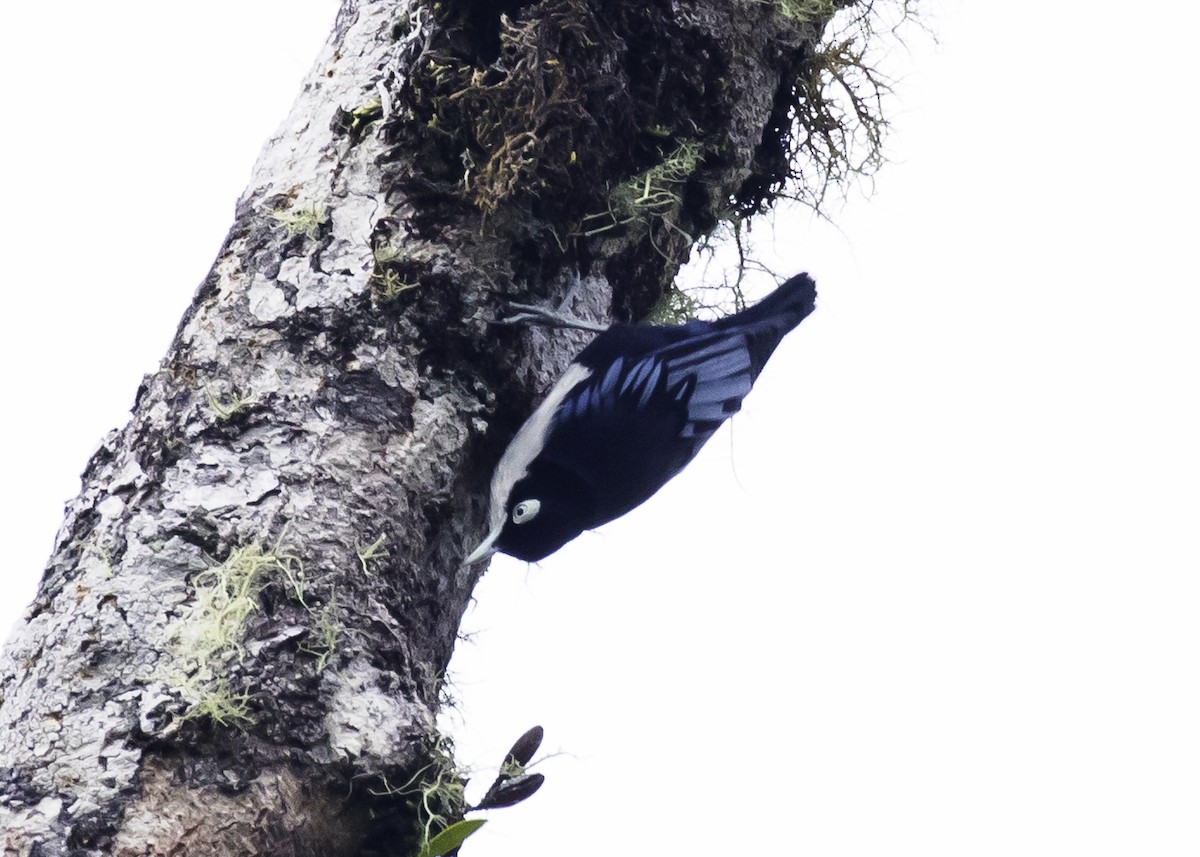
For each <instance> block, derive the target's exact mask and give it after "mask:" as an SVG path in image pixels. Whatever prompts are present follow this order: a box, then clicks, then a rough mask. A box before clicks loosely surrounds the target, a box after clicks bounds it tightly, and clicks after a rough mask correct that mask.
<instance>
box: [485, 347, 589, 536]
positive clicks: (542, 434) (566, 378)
mask: <svg viewBox="0 0 1200 857" xmlns="http://www.w3.org/2000/svg"><path fill="white" fill-rule="evenodd" d="M591 375H592V370H591V369H588V368H586V367H584V366H581V365H579V364H578V363H572V364H571V365H570V366H568V367H567V371H566V372H563V374H562V377H560V378H559V379H558V380H557V381H555V382H554V386H553V387H551V388H550V391H549V392H548V393H546V398H544V399H542V403H541V404H540V405H538V406H537V408H535V409H534V412H533V413H532V414H530V415H529V419H527V420H525V423H524V425H522V426H521V427H520V428H519V429H517V433H516V434H515V435H513V439H512V441H511V442H510V443H509V444H508V449H506V450H504V455H502V456H500V461H499V463H498V464H497V465H496V471H495V473H493V474H492V497H491V508H490V510H489V514H488V521H489V529H490V530H491V531H492V532H493V533H498V532H499V531H500V529H501V528H502V527H503V526H504V519H505V516H506V514H507V512H506V509H507V506H508V500H509V494H511V493H512V489H513V486H514V485H516V484H517V483H518V482H520V481H521V480H522V479H524V478H525V476H526V474H528V473H529V465H530V464H532V463H533V460H534V459H535V458H537V457H538V454H539V453H540V452H541V451H542V449H543V448H544V447H545V446H546V434H547V432H549V431H550V421H551V419H552V418H553V416H554V412H555V411H557V410H558V406H559V405H561V404H562V401H563V399H564V398H566V396H567V393H569V392H570V391H571V389H572V388H573V387H574V386H575V385H576V384H578V383H579V382H580V381H585V380H587V379H588V378H590V377H591ZM518 499H520V500H529V499H535V500H536V499H540V498H537V497H533V498H530V497H520V498H518Z"/></svg>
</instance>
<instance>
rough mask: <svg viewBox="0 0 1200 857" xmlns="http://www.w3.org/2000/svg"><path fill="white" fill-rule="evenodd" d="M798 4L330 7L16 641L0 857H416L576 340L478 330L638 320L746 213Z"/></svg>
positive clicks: (783, 129) (792, 51)
mask: <svg viewBox="0 0 1200 857" xmlns="http://www.w3.org/2000/svg"><path fill="white" fill-rule="evenodd" d="M799 5H801V6H803V5H804V4H799ZM840 5H845V4H840ZM794 6H795V4H792V6H791V7H789V8H794ZM813 6H814V9H824V10H825V11H821V12H820V13H819V14H818V13H817V12H815V11H814V12H813V14H812V15H810V16H808V17H807V18H805V17H804V16H797V15H795V14H783V13H782V12H781V11H780V10H781V8H782V6H781V4H779V3H776V2H774V0H734V2H730V0H723V2H711V0H695V2H667V1H666V0H650V2H646V3H641V4H638V3H625V2H619V0H592V2H586V0H542V2H538V3H528V2H520V0H503V2H497V3H492V4H486V3H468V2H467V0H454V2H451V0H442V2H441V3H439V4H432V3H429V4H422V3H416V2H414V3H405V2H397V1H396V0H378V2H368V1H367V0H345V2H344V3H343V6H342V8H341V10H340V12H339V15H338V18H337V22H336V25H335V27H334V31H333V33H332V35H331V37H330V39H329V41H328V43H327V45H326V47H325V48H324V50H323V51H322V53H321V55H320V57H319V59H318V60H317V62H316V65H315V66H314V68H313V70H312V72H311V73H310V75H309V77H308V79H307V80H306V82H305V84H304V87H303V91H302V93H301V95H300V97H299V99H298V100H297V102H296V104H295V106H294V108H293V109H292V112H291V114H290V116H289V117H288V118H287V120H286V121H285V122H284V124H283V126H282V127H281V128H280V130H279V132H278V133H277V134H276V135H275V136H274V137H273V138H272V139H271V140H269V141H268V143H267V145H266V147H265V149H264V151H263V153H262V155H261V157H260V160H259V162H258V164H257V166H256V168H255V170H254V173H253V176H252V178H251V181H250V185H249V187H248V189H247V190H246V192H245V193H244V195H243V196H242V198H241V200H240V201H239V204H238V207H237V212H236V219H235V222H234V225H233V227H232V229H231V230H230V232H229V235H228V238H227V239H226V241H225V244H224V246H223V247H222V249H221V251H220V254H219V256H218V257H217V259H216V261H215V263H214V265H213V267H212V271H211V273H210V274H209V276H208V277H207V278H206V280H205V281H204V283H203V284H202V286H201V287H200V289H199V291H198V293H197V295H196V297H195V300H194V302H193V304H192V306H191V307H190V309H189V310H188V311H187V313H186V314H185V316H184V318H183V320H182V322H181V324H180V326H179V330H178V332H177V335H176V337H175V340H174V342H173V344H172V345H171V348H170V350H169V353H168V354H167V356H166V358H165V359H164V361H163V364H162V366H161V368H160V369H159V371H158V372H156V373H155V374H154V375H152V376H148V377H147V378H146V379H145V380H144V381H143V383H142V385H141V388H140V389H139V390H138V394H137V397H136V402H135V406H134V409H133V414H132V418H131V420H130V422H129V423H128V425H126V426H125V428H123V429H121V430H119V431H116V432H113V433H112V434H110V435H109V436H108V437H107V438H105V440H104V442H103V444H102V446H101V448H100V450H99V451H98V452H97V453H96V455H95V456H94V457H93V459H92V460H91V462H90V463H89V464H88V466H87V468H86V470H85V472H84V474H83V486H82V491H81V493H80V494H79V496H78V497H77V498H76V499H75V500H74V501H73V502H72V503H71V504H70V505H69V507H68V509H67V514H66V519H65V522H64V524H63V526H62V529H61V531H60V533H59V535H58V539H57V542H56V545H55V548H54V551H53V555H52V556H51V558H50V561H49V563H48V565H47V568H46V571H45V575H44V577H43V579H42V582H41V586H40V590H39V593H38V595H37V598H36V600H35V602H34V603H33V605H32V606H31V607H30V608H29V611H28V613H27V615H26V618H25V621H24V623H23V624H22V625H21V626H20V627H19V629H18V630H17V632H16V633H15V635H14V636H13V637H12V638H11V639H10V640H9V641H8V644H7V647H6V649H5V652H4V655H3V663H2V665H0V675H2V676H3V679H2V683H0V842H2V843H3V845H4V853H5V854H20V855H33V854H40V855H48V854H114V855H134V854H138V855H142V854H167V853H170V854H188V855H208V854H244V853H270V854H321V855H336V854H361V853H395V854H415V853H416V851H417V849H418V847H419V844H420V841H421V837H422V835H423V829H424V826H423V821H422V819H421V817H420V812H419V809H418V807H417V803H418V801H417V800H416V797H417V793H416V792H415V791H412V790H411V789H409V790H406V789H405V788H401V786H403V785H404V784H406V783H412V782H416V783H418V784H419V783H421V782H422V781H423V779H428V778H429V777H430V776H431V774H430V773H429V772H430V771H431V770H432V769H434V768H436V767H437V766H439V765H447V764H449V763H448V762H447V761H446V759H445V756H444V747H443V746H442V742H441V741H440V739H439V737H438V735H437V731H436V728H435V725H434V718H435V714H436V712H437V709H438V701H439V689H440V683H441V678H442V674H443V671H444V669H445V667H446V664H447V662H448V660H449V657H450V653H451V650H452V647H453V644H454V641H455V638H456V633H457V629H458V625H459V620H460V618H461V616H462V614H463V611H464V609H465V606H466V604H467V600H468V598H469V597H470V594H471V591H472V588H473V586H474V584H475V582H476V580H477V579H478V576H479V574H480V573H481V571H482V570H481V569H479V568H472V569H464V568H461V567H460V563H461V561H462V558H463V556H464V555H465V552H466V551H467V550H468V549H469V548H470V547H471V545H472V544H473V543H474V542H475V541H477V539H478V537H479V536H480V535H481V533H482V530H483V522H484V515H485V512H486V508H485V507H486V498H487V490H486V485H487V481H488V478H489V475H490V471H491V467H492V465H493V464H494V462H495V461H496V459H497V457H498V455H499V453H500V451H501V450H502V449H503V446H504V444H505V443H506V442H507V439H508V438H509V437H510V436H511V434H512V432H513V430H514V429H515V427H516V426H517V425H518V424H519V422H520V421H521V420H522V419H523V418H524V416H525V415H526V414H527V413H528V411H529V410H530V408H531V407H532V404H533V402H534V401H535V399H536V396H537V394H538V393H539V391H541V390H542V389H544V388H545V387H546V386H547V385H548V384H549V383H550V382H551V381H552V380H553V379H554V378H555V377H556V376H557V374H558V373H559V372H561V370H562V369H563V368H564V366H565V365H566V363H567V362H568V361H569V359H570V357H571V355H572V354H573V353H574V352H575V351H577V350H578V348H579V347H580V346H581V345H582V343H583V341H585V340H584V338H582V337H581V335H579V334H571V333H562V332H555V333H552V334H548V333H545V332H542V331H538V330H518V329H508V328H504V327H499V326H496V325H494V324H493V323H492V322H493V321H494V319H495V318H496V317H497V316H498V315H502V314H503V311H504V304H505V301H506V300H507V299H509V298H519V299H521V300H526V301H529V300H534V301H542V302H551V301H558V300H561V299H562V298H563V297H564V296H565V295H567V294H568V292H570V294H571V297H572V303H571V305H570V308H571V309H572V310H573V311H574V312H575V313H576V314H577V315H581V316H584V317H588V318H591V319H593V320H602V321H603V320H608V319H612V318H620V319H624V320H629V319H632V318H640V317H642V316H643V315H644V314H645V313H646V312H647V311H648V310H649V309H650V308H651V307H652V306H653V305H654V304H655V303H656V301H658V299H659V298H660V297H662V295H663V294H664V293H665V291H666V290H667V289H668V288H669V286H670V283H671V282H672V280H673V278H674V275H675V273H676V271H677V269H678V266H679V265H680V263H681V262H682V261H684V260H685V259H686V257H687V255H688V253H689V252H690V250H691V247H692V244H693V239H695V238H698V237H700V236H703V235H705V234H707V233H709V232H711V230H712V229H713V228H714V227H715V226H716V225H717V224H718V222H719V221H720V220H721V219H722V218H725V217H728V216H730V213H731V212H735V211H737V212H741V213H742V214H747V213H751V212H753V211H755V210H757V209H758V208H760V207H761V205H762V204H763V203H765V202H766V201H767V200H768V199H769V197H770V195H771V193H772V192H773V190H772V189H773V188H777V187H778V185H779V183H780V182H781V181H782V180H783V178H784V175H785V172H786V157H785V155H786V151H785V149H786V145H785V143H784V142H783V141H782V138H783V137H786V134H787V126H788V121H789V120H788V116H789V110H790V109H791V105H792V104H793V102H794V100H795V98H796V97H797V95H796V93H797V91H798V88H797V80H798V79H799V78H800V76H801V75H802V73H803V72H804V69H805V63H806V62H809V61H810V59H811V56H812V50H813V46H814V44H815V43H816V41H817V39H818V38H819V36H820V33H821V30H822V29H823V28H824V26H825V24H826V22H827V20H828V17H829V14H830V13H831V12H832V5H831V4H824V3H815V4H813ZM827 6H828V7H829V8H828V9H826V7H827ZM572 286H576V287H575V288H572ZM450 809H451V810H453V807H451V808H450ZM459 809H461V807H459Z"/></svg>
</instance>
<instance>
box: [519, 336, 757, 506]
mask: <svg viewBox="0 0 1200 857" xmlns="http://www.w3.org/2000/svg"><path fill="white" fill-rule="evenodd" d="M751 384H752V374H751V357H750V353H749V350H748V347H747V343H746V338H745V337H744V336H743V335H741V334H740V333H730V332H720V333H709V334H703V335H699V336H694V337H690V338H688V339H684V340H677V341H675V342H671V343H667V344H665V345H664V346H663V347H662V348H659V349H657V350H654V351H651V352H649V353H645V354H643V355H641V356H639V357H635V358H625V357H617V358H616V359H614V360H613V361H612V362H611V363H610V364H609V365H607V366H605V367H597V369H596V370H595V371H594V372H593V373H592V374H591V375H590V376H589V377H588V378H586V379H585V380H583V381H582V382H580V383H579V384H577V385H576V386H575V387H574V388H573V389H572V390H570V391H569V392H568V393H567V394H566V396H565V397H564V398H563V399H562V401H561V403H560V404H559V405H558V408H557V409H556V411H555V412H554V416H553V418H552V420H551V424H550V426H549V430H548V432H547V433H546V438H545V447H544V448H543V450H542V456H544V457H545V458H546V459H547V460H548V461H551V462H554V463H555V464H557V465H559V466H561V467H564V468H568V469H570V470H573V471H575V472H576V473H577V474H578V475H579V476H580V477H581V478H582V479H583V480H584V482H585V483H586V484H589V485H595V486H605V491H606V493H607V495H608V496H602V497H598V498H597V506H598V515H600V516H602V520H611V519H612V518H614V517H617V516H618V515H622V514H624V513H625V512H627V511H629V510H630V509H632V508H633V507H634V506H636V505H638V504H639V503H641V502H642V501H644V500H646V499H647V498H648V497H649V496H650V495H651V494H653V493H654V492H655V491H657V490H658V489H659V488H660V487H661V486H662V485H663V483H665V482H666V481H667V480H668V479H670V478H671V477H672V476H674V475H675V474H676V473H678V472H679V471H680V470H681V469H682V468H683V467H684V465H686V464H687V463H688V462H689V461H690V460H691V459H692V457H693V456H694V455H695V454H696V452H697V451H698V450H699V448H700V447H701V446H702V445H703V444H704V442H705V441H707V440H708V439H709V438H710V437H711V436H712V434H713V432H715V431H716V430H717V428H718V427H719V426H720V425H721V423H722V422H724V421H725V420H726V419H728V418H729V416H730V415H732V414H734V413H736V412H737V411H738V409H739V408H740V407H741V404H742V399H743V398H744V397H745V396H746V394H747V393H749V392H750V387H751ZM597 523H599V522H597Z"/></svg>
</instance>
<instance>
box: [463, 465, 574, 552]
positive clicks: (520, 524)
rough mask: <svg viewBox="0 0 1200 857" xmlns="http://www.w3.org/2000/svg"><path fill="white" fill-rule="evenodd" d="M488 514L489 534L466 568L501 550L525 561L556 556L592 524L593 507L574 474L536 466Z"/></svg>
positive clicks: (558, 468) (544, 466) (559, 468)
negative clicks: (551, 555) (501, 511)
mask: <svg viewBox="0 0 1200 857" xmlns="http://www.w3.org/2000/svg"><path fill="white" fill-rule="evenodd" d="M502 508H503V516H501V514H500V510H499V509H497V508H494V509H493V510H492V512H493V516H492V521H493V523H492V531H491V532H490V533H488V537H487V538H486V539H484V541H483V542H482V543H481V544H480V545H479V547H477V548H476V549H475V550H474V551H472V553H471V555H470V556H468V557H467V559H466V561H465V562H466V564H468V565H469V564H471V563H475V562H479V561H480V560H484V559H487V558H488V557H490V556H491V555H492V554H494V553H496V552H497V551H499V552H500V553H506V554H508V555H509V556H513V557H516V558H517V559H523V560H525V561H526V562H537V561H538V560H540V559H544V558H545V557H547V556H549V555H550V554H552V553H554V552H555V551H556V550H558V549H559V548H560V547H562V546H563V545H565V544H566V543H567V542H569V541H570V540H571V539H573V538H575V537H576V536H577V535H579V534H580V533H581V532H583V531H584V530H585V529H588V528H589V527H592V526H595V525H596V522H595V521H594V515H595V504H594V503H593V502H592V500H591V493H590V492H589V491H588V489H587V486H585V485H584V484H583V482H582V480H580V479H579V478H578V477H577V476H575V475H574V474H573V473H571V472H570V471H567V470H565V469H563V468H561V467H556V466H555V465H553V464H547V463H544V462H534V463H533V465H532V466H531V467H530V470H529V473H528V475H526V476H525V477H524V478H522V479H520V480H518V481H517V482H516V484H514V485H513V487H512V492H511V493H510V494H509V495H508V497H507V498H505V499H504V501H503V507H502Z"/></svg>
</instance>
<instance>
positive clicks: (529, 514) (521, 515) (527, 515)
mask: <svg viewBox="0 0 1200 857" xmlns="http://www.w3.org/2000/svg"><path fill="white" fill-rule="evenodd" d="M541 508H542V502H541V501H540V500H522V501H521V502H520V503H518V504H517V505H515V506H513V513H512V520H513V523H514V524H524V523H525V522H526V521H532V520H533V519H534V518H536V517H537V513H538V511H539V510H540V509H541Z"/></svg>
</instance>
